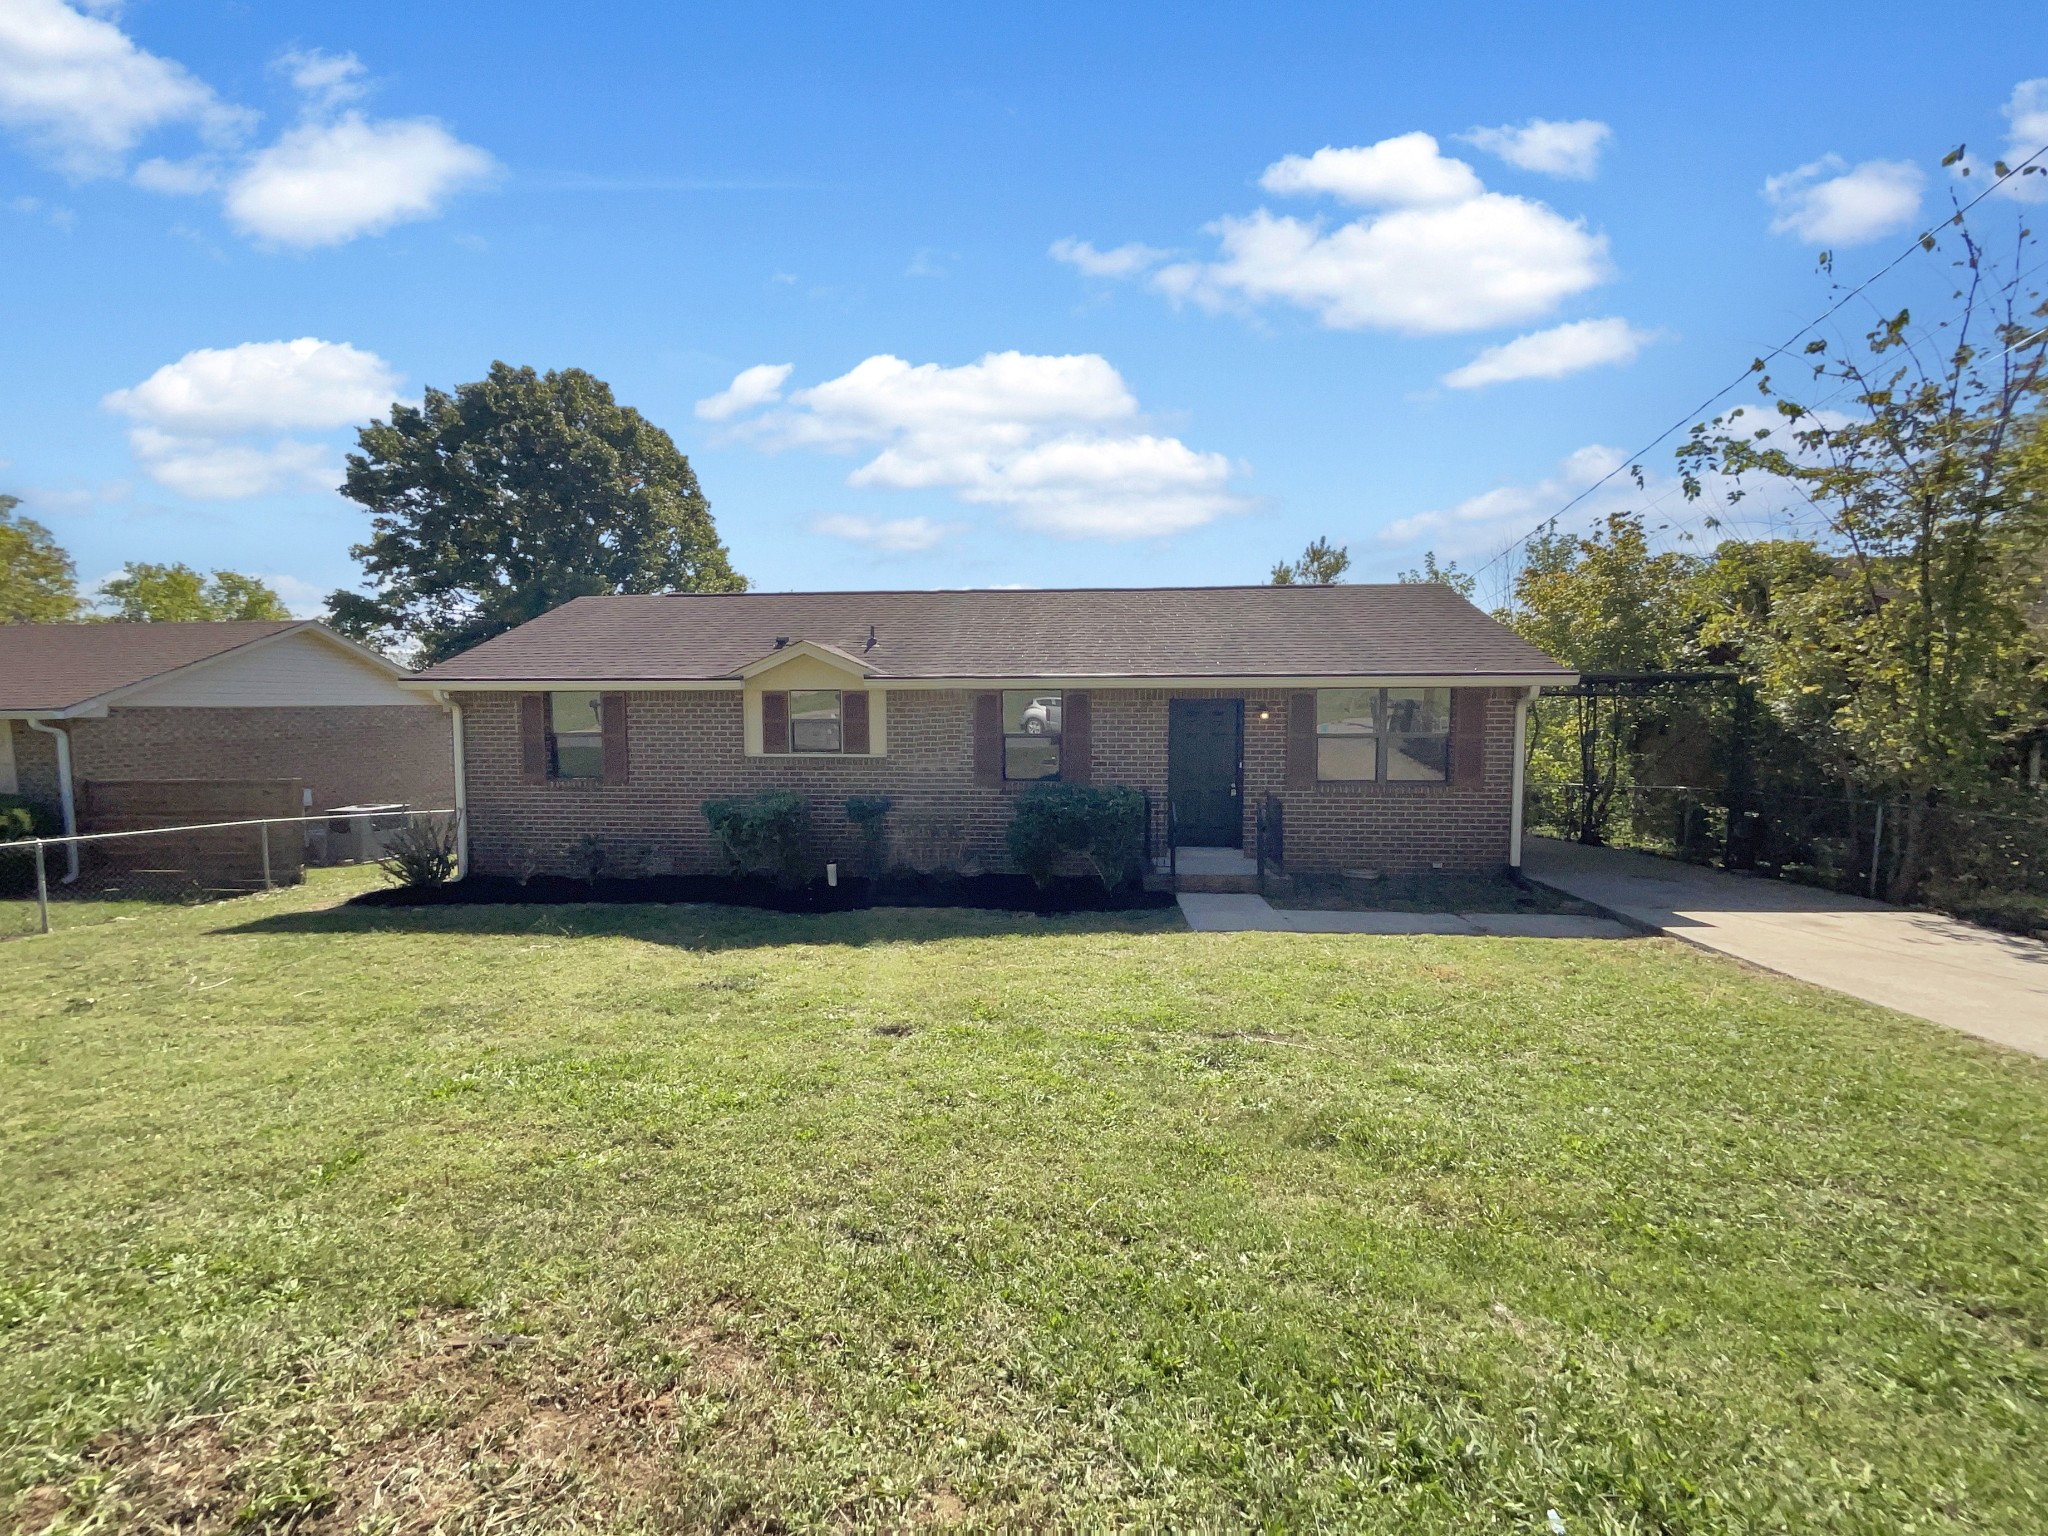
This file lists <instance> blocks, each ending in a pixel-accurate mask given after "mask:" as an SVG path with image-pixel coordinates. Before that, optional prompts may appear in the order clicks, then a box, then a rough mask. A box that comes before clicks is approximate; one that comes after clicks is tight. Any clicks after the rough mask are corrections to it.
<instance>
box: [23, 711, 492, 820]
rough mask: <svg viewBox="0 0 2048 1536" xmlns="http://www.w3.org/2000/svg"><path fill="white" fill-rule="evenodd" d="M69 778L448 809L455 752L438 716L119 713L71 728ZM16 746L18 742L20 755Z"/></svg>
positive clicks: (322, 802)
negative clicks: (279, 785)
mask: <svg viewBox="0 0 2048 1536" xmlns="http://www.w3.org/2000/svg"><path fill="white" fill-rule="evenodd" d="M69 729H70V731H71V772H72V777H73V778H74V779H75V780H79V781H83V780H86V779H298V780H300V781H302V782H303V784H304V785H305V787H306V788H308V789H310V790H312V791H313V805H314V808H315V809H317V810H325V809H327V808H328V807H330V806H336V805H380V804H386V803H390V802H393V801H404V802H406V803H407V804H411V805H417V806H422V807H427V806H434V807H438V806H445V805H449V804H452V803H453V800H454V795H455V767H454V743H453V737H452V735H451V732H450V728H449V720H448V716H447V715H446V714H445V713H443V712H442V711H441V710H439V709H428V708H420V709H409V708H404V707H401V706H398V705H376V704H365V705H341V704H323V705H317V706H308V707H306V708H304V709H144V708H135V709H122V708H120V707H119V706H116V707H115V708H114V709H112V710H111V711H110V712H109V713H108V715H107V717H106V718H105V719H104V720H74V721H72V722H71V723H70V727H69ZM19 744H20V739H19V737H17V738H16V745H17V746H19Z"/></svg>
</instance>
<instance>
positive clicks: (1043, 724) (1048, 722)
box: [1024, 694, 1060, 736]
mask: <svg viewBox="0 0 2048 1536" xmlns="http://www.w3.org/2000/svg"><path fill="white" fill-rule="evenodd" d="M1059 733H1060V701H1059V696H1058V695H1057V694H1054V695H1053V696H1051V697H1050V698H1043V699H1033V700H1032V701H1031V702H1030V703H1029V704H1027V705H1025V706H1024V734H1025V735H1026V736H1057V735H1059Z"/></svg>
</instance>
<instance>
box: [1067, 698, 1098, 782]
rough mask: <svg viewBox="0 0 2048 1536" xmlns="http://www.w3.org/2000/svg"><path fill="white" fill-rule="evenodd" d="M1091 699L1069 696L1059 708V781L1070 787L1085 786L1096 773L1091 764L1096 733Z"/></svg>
mask: <svg viewBox="0 0 2048 1536" xmlns="http://www.w3.org/2000/svg"><path fill="white" fill-rule="evenodd" d="M1092 724H1093V722H1092V720H1091V718H1090V710H1089V706H1088V695H1087V694H1085V693H1070V694H1068V695H1066V698H1065V701H1064V702H1063V703H1062V705H1061V707H1060V777H1061V778H1063V779H1065V780H1066V781H1067V782H1068V783H1069V784H1086V783H1087V782H1088V781H1089V778H1090V776H1091V775H1092V774H1093V773H1094V771H1095V765H1094V764H1093V763H1091V762H1090V761H1089V754H1090V752H1091V751H1092V750H1093V743H1094V732H1093V731H1092V729H1091V728H1090V727H1091V725H1092Z"/></svg>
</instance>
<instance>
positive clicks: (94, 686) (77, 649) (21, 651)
mask: <svg viewBox="0 0 2048 1536" xmlns="http://www.w3.org/2000/svg"><path fill="white" fill-rule="evenodd" d="M302 629H310V630H320V631H321V633H322V634H323V635H324V636H325V638H327V639H330V640H333V641H334V642H335V643H336V644H339V645H346V646H348V647H349V649H351V650H360V649H361V648H360V647H358V646H355V645H354V644H352V643H351V642H349V641H347V640H344V639H342V637H341V636H339V635H335V634H332V633H331V632H328V631H326V630H324V629H322V627H321V625H320V624H319V623H317V622H316V621H314V620H312V619H246V620H220V621H213V622H194V623H182V624H181V623H166V624H126V623H87V624H0V711H6V712H8V713H13V714H21V713H25V712H26V713H43V712H49V713H57V712H59V711H63V710H71V709H76V708H78V707H79V706H81V705H85V704H91V703H93V702H94V701H96V700H99V699H102V698H104V697H105V696H107V695H108V694H113V693H119V692H122V691H123V690H125V689H129V688H133V687H135V686H137V685H139V684H141V683H145V682H151V681H154V680H157V679H160V678H162V677H164V676H166V675H168V674H170V673H172V672H177V671H181V670H183V669H184V668H186V667H191V666H196V665H198V664H199V663H201V662H206V661H212V660H213V659H214V658H216V657H219V656H224V655H226V654H227V653H228V652H230V651H237V650H241V649H242V648H244V647H245V646H251V645H257V644H260V643H261V642H263V641H266V640H270V639H272V638H274V637H275V636H278V635H282V634H286V633H289V632H290V631H293V630H302ZM362 654H363V655H364V656H365V657H370V656H371V653H370V652H367V651H364V652H362ZM371 659H374V660H376V661H377V663H378V664H379V665H380V666H383V667H385V668H387V669H388V670H390V671H391V672H393V673H394V674H395V673H397V672H398V671H399V669H398V668H396V667H392V666H391V664H390V663H389V662H386V661H384V660H383V658H382V657H373V658H371Z"/></svg>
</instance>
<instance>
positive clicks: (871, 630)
mask: <svg viewBox="0 0 2048 1536" xmlns="http://www.w3.org/2000/svg"><path fill="white" fill-rule="evenodd" d="M874 648H875V626H874V625H872V624H870V625H869V626H868V643H867V644H866V645H865V646H863V647H862V649H863V650H869V651H872V650H873V649H874Z"/></svg>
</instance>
